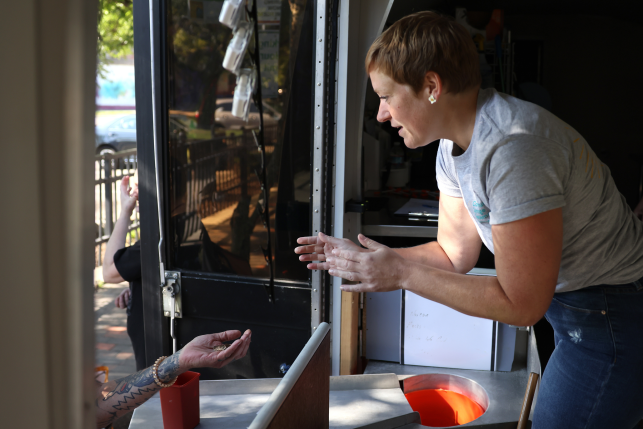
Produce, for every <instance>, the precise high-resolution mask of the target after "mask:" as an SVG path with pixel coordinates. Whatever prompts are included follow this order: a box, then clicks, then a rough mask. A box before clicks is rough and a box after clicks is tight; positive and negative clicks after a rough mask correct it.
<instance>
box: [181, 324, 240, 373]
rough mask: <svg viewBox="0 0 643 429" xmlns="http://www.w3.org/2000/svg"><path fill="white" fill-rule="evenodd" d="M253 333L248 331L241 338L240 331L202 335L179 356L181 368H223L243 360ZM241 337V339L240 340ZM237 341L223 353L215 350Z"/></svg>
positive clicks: (184, 348) (191, 342)
mask: <svg viewBox="0 0 643 429" xmlns="http://www.w3.org/2000/svg"><path fill="white" fill-rule="evenodd" d="M251 334H252V333H251V332H250V330H249V329H248V330H247V331H246V332H244V333H243V336H241V332H240V331H225V332H221V333H219V334H210V335H201V336H200V337H196V338H195V339H193V340H192V341H190V343H189V344H187V345H186V346H185V347H183V350H181V354H180V356H179V365H180V367H181V368H186V370H187V369H189V368H201V367H210V368H221V367H224V366H226V365H227V364H229V363H230V362H233V361H235V360H237V359H241V358H242V357H244V356H245V355H246V353H247V352H248V347H250V336H251ZM239 337H241V338H239ZM237 338H238V339H237ZM234 339H237V340H236V341H235V342H234V343H232V344H231V345H230V347H228V348H227V349H225V350H223V351H217V350H214V347H215V346H218V345H220V344H222V343H223V342H224V341H231V340H234Z"/></svg>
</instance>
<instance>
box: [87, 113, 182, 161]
mask: <svg viewBox="0 0 643 429" xmlns="http://www.w3.org/2000/svg"><path fill="white" fill-rule="evenodd" d="M169 121H170V140H173V141H177V142H178V143H185V142H186V141H187V135H188V129H187V127H186V126H185V125H184V124H183V123H182V122H181V121H179V120H177V119H176V118H173V117H170V118H169ZM135 148H136V114H129V115H124V116H119V117H117V118H116V119H114V120H112V121H110V122H108V123H107V124H106V125H103V126H97V127H96V154H99V155H102V154H106V153H114V152H120V151H123V150H127V149H135Z"/></svg>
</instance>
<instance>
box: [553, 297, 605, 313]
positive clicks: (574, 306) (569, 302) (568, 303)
mask: <svg viewBox="0 0 643 429" xmlns="http://www.w3.org/2000/svg"><path fill="white" fill-rule="evenodd" d="M578 301H579V300H575V299H573V298H571V299H569V298H567V297H566V298H560V297H558V298H557V297H554V298H552V302H555V303H556V304H558V305H560V306H561V307H563V308H565V309H566V310H570V311H576V312H579V313H584V314H606V313H607V312H606V311H605V310H603V309H600V308H599V309H596V308H585V307H587V306H592V307H593V306H594V305H591V304H590V303H588V302H578ZM592 304H595V305H596V306H597V307H598V306H599V305H597V303H592ZM579 305H582V307H579Z"/></svg>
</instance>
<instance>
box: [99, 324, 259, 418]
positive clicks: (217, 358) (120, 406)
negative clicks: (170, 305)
mask: <svg viewBox="0 0 643 429" xmlns="http://www.w3.org/2000/svg"><path fill="white" fill-rule="evenodd" d="M239 336H241V332H239V331H226V332H222V333H219V334H210V335H202V336H200V337H196V338H195V339H193V340H192V341H190V342H189V343H188V344H186V346H185V347H183V349H181V350H179V351H178V352H176V353H174V354H173V355H172V356H170V357H168V358H167V359H165V360H163V362H161V364H160V365H159V369H158V375H159V379H160V380H161V382H162V383H170V382H171V381H172V380H174V379H175V378H176V377H178V376H179V374H182V373H184V372H185V371H188V370H189V369H191V368H202V367H211V368H221V367H224V366H226V365H227V364H229V363H230V362H232V361H235V360H237V359H241V358H242V357H244V356H245V355H246V352H247V351H248V347H250V336H251V332H250V330H247V331H246V332H245V333H244V334H243V336H241V338H239ZM234 338H239V339H238V340H236V341H235V342H234V343H233V344H232V345H231V346H230V347H228V348H227V349H226V350H224V351H214V350H213V347H215V346H217V345H220V344H222V342H223V341H230V340H232V339H234ZM160 389H161V388H160V387H159V386H158V385H157V384H156V383H155V382H154V376H153V374H152V368H151V367H150V368H147V369H144V370H142V371H139V372H137V373H136V374H132V375H128V376H127V377H124V378H121V379H118V380H114V381H110V382H108V383H103V384H100V385H99V386H97V392H96V408H97V410H96V427H97V428H104V427H105V426H107V425H109V424H110V423H112V422H113V421H114V420H115V419H116V418H118V417H120V416H121V415H123V414H125V413H127V412H128V411H131V410H133V409H135V408H136V407H138V406H139V405H141V404H142V403H144V402H145V401H147V400H148V399H149V398H150V397H152V395H154V393H156V392H157V391H158V390H160Z"/></svg>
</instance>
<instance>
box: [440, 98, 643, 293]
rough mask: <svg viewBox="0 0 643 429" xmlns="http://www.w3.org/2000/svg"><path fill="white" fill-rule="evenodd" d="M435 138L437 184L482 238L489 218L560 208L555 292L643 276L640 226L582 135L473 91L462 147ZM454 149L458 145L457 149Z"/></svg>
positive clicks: (510, 101)
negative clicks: (473, 107) (470, 125)
mask: <svg viewBox="0 0 643 429" xmlns="http://www.w3.org/2000/svg"><path fill="white" fill-rule="evenodd" d="M453 146H454V144H453V142H452V141H449V140H442V141H441V142H440V148H439V151H438V156H437V161H436V172H437V181H438V187H439V188H440V191H441V192H444V193H445V194H446V195H449V196H452V197H458V198H463V199H464V203H465V205H466V207H467V210H468V211H469V214H470V215H471V218H472V219H473V221H474V223H475V225H476V228H477V229H478V233H479V234H480V237H481V238H482V241H483V242H484V244H485V245H486V246H487V247H488V248H489V250H491V251H492V252H493V240H492V237H491V225H498V224H503V223H508V222H513V221H516V220H519V219H524V218H526V217H529V216H533V215H536V214H538V213H542V212H545V211H547V210H553V209H556V208H559V207H562V211H563V253H562V260H561V264H560V272H559V274H558V284H557V286H556V292H568V291H572V290H577V289H581V288H584V287H587V286H592V285H599V284H625V283H630V282H633V281H634V280H638V279H639V278H641V277H643V225H642V224H641V222H640V221H639V220H638V219H637V218H636V216H634V214H633V213H632V210H630V208H629V206H628V205H627V204H626V202H625V198H624V197H623V196H622V195H621V194H620V193H619V192H618V190H617V189H616V185H615V184H614V180H612V177H611V175H610V171H609V168H607V166H606V165H604V164H602V163H601V161H600V160H599V159H598V157H597V156H596V154H595V153H594V151H592V149H591V148H590V147H589V145H588V144H587V142H586V141H585V139H584V138H583V136H581V135H580V134H579V133H578V132H577V131H576V130H574V129H573V128H572V127H570V126H569V125H567V124H566V123H564V122H563V121H561V120H560V119H558V118H557V117H556V116H554V115H552V114H551V113H549V112H548V111H547V110H545V109H542V108H540V107H538V106H536V105H534V104H531V103H528V102H526V101H522V100H519V99H517V98H514V97H511V96H508V95H506V94H500V93H498V92H496V91H495V90H494V89H487V90H482V91H480V93H479V95H478V107H477V112H476V122H475V127H474V130H473V137H472V139H471V144H470V146H469V148H468V149H467V150H466V151H465V152H464V153H462V154H461V155H459V156H454V155H453ZM456 149H457V148H456Z"/></svg>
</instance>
